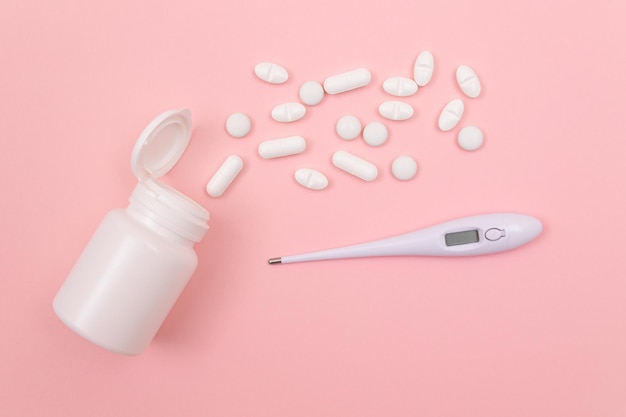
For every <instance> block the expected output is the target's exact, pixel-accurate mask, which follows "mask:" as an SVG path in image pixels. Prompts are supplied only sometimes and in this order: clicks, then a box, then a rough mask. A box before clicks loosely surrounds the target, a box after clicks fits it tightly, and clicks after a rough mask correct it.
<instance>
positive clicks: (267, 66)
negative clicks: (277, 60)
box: [254, 62, 289, 84]
mask: <svg viewBox="0 0 626 417" xmlns="http://www.w3.org/2000/svg"><path fill="white" fill-rule="evenodd" d="M254 73H255V74H256V76H257V77H259V78H260V79H262V80H263V81H266V82H268V83H271V84H282V83H284V82H285V81H287V80H288V79H289V73H288V72H287V70H286V69H285V68H283V67H281V66H280V65H278V64H272V63H271V62H261V63H260V64H257V65H256V66H255V67H254Z"/></svg>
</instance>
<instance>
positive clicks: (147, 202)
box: [129, 179, 209, 242]
mask: <svg viewBox="0 0 626 417" xmlns="http://www.w3.org/2000/svg"><path fill="white" fill-rule="evenodd" d="M129 207H130V208H132V209H134V210H136V211H138V212H141V213H142V214H144V215H146V216H148V217H149V218H150V219H152V220H153V221H155V222H156V223H158V224H159V225H161V226H163V227H165V228H166V229H168V230H170V231H172V232H174V233H176V234H178V235H180V236H181V237H183V238H185V239H188V240H191V241H193V242H200V240H202V238H203V237H204V235H205V233H206V232H207V230H208V229H209V225H208V220H209V212H208V211H207V210H206V209H205V208H204V207H202V206H201V205H200V204H198V203H196V202H195V201H193V200H192V199H191V198H189V197H187V196H186V195H184V194H183V193H181V192H180V191H178V190H176V189H174V188H172V187H170V186H168V185H165V184H162V183H160V182H157V181H154V180H150V179H148V180H145V181H139V183H138V184H137V186H136V187H135V190H134V191H133V193H132V195H131V196H130V206H129Z"/></svg>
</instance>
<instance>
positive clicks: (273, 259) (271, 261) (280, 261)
mask: <svg viewBox="0 0 626 417" xmlns="http://www.w3.org/2000/svg"><path fill="white" fill-rule="evenodd" d="M267 263H269V264H270V265H274V264H279V263H282V260H281V258H270V259H269V260H268V261H267Z"/></svg>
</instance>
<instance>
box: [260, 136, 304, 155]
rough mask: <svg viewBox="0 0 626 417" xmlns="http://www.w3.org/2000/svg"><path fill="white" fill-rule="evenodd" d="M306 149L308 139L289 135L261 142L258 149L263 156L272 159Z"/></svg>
mask: <svg viewBox="0 0 626 417" xmlns="http://www.w3.org/2000/svg"><path fill="white" fill-rule="evenodd" d="M305 149H306V140H304V138H303V137H302V136H288V137H285V138H279V139H272V140H266V141H264V142H261V143H260V144H259V149H258V151H259V155H260V156H261V158H265V159H271V158H278V157H281V156H288V155H296V154H299V153H302V152H304V150H305Z"/></svg>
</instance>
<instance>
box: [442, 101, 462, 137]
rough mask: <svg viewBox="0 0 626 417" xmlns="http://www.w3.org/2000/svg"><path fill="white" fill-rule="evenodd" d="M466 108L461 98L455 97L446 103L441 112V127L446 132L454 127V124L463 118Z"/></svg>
mask: <svg viewBox="0 0 626 417" xmlns="http://www.w3.org/2000/svg"><path fill="white" fill-rule="evenodd" d="M464 110H465V105H464V104H463V100H461V99H460V98H455V99H454V100H452V101H450V102H449V103H448V104H446V107H444V108H443V110H442V111H441V113H440V114H439V129H441V130H442V131H444V132H447V131H448V130H452V129H454V126H456V124H457V123H459V120H461V117H462V116H463V111H464Z"/></svg>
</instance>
